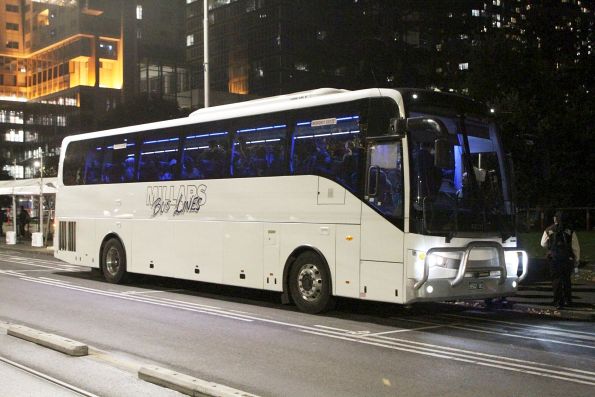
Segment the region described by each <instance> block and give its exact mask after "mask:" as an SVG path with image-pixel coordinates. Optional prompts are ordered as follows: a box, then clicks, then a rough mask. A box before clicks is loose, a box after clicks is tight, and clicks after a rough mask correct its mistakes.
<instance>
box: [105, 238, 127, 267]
mask: <svg viewBox="0 0 595 397" xmlns="http://www.w3.org/2000/svg"><path fill="white" fill-rule="evenodd" d="M111 239H116V240H118V241H119V242H120V244H121V245H122V249H124V256H125V258H126V263H128V252H127V250H126V245H125V244H124V240H122V238H121V237H120V235H119V234H118V233H115V232H110V233H108V234H106V235H105V236H104V237H103V240H102V241H101V245H100V246H99V269H103V249H104V248H105V244H106V243H107V242H108V241H109V240H111Z"/></svg>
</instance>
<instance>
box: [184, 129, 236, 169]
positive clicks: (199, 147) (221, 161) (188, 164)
mask: <svg viewBox="0 0 595 397" xmlns="http://www.w3.org/2000/svg"><path fill="white" fill-rule="evenodd" d="M228 136H229V134H228V132H227V131H213V132H208V131H207V132H197V131H196V130H193V131H192V132H190V133H189V134H187V136H186V138H185V140H184V148H183V150H182V167H181V170H180V177H181V178H182V179H211V178H223V177H225V176H227V170H228V160H227V159H228V157H227V153H228V150H229V149H228V146H229V143H228V142H229V141H228Z"/></svg>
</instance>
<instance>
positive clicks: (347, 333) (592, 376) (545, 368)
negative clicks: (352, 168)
mask: <svg viewBox="0 0 595 397" xmlns="http://www.w3.org/2000/svg"><path fill="white" fill-rule="evenodd" d="M4 274H7V275H10V276H13V277H14V276H17V277H19V279H21V280H24V281H31V282H35V283H39V284H45V285H49V286H54V287H59V288H65V289H70V290H75V291H79V292H85V293H92V294H97V295H102V296H108V297H114V298H118V299H124V300H129V301H135V302H140V303H147V304H153V305H157V306H163V307H171V308H176V309H180V310H187V311H192V312H196V313H201V314H207V315H214V316H220V317H225V318H230V319H234V320H239V321H248V322H252V321H258V322H263V323H269V324H276V325H280V326H287V327H291V328H294V329H298V330H300V331H302V332H306V333H310V334H314V335H319V336H325V337H331V338H336V339H343V340H347V341H351V342H357V343H363V344H367V345H373V346H378V347H383V348H388V349H392V350H402V351H408V352H412V353H416V354H423V355H428V356H434V357H440V358H445V359H449V360H455V361H461V362H467V363H471V364H476V365H482V366H489V367H494V368H500V369H504V370H508V371H515V372H524V373H529V374H534V375H538V376H543V377H549V378H555V379H560V380H565V381H570V382H575V383H582V384H588V385H595V372H591V371H584V370H578V369H573V368H566V367H559V366H553V365H549V364H544V363H537V362H531V361H526V360H520V359H514V358H508V357H503V356H497V355H490V354H486V353H480V352H474V351H468V350H462V349H456V348H451V347H447V346H440V345H432V344H428V343H422V342H415V341H411V340H406V339H398V338H392V337H388V336H384V335H383V334H385V333H384V332H381V333H376V334H370V333H369V332H367V331H351V330H344V329H339V328H333V327H327V326H324V325H317V326H307V325H301V324H295V323H289V322H283V321H276V320H272V319H266V318H260V317H257V316H254V315H242V314H236V313H232V312H231V311H229V310H225V309H221V308H217V307H214V306H207V305H200V304H195V303H190V302H184V301H179V300H174V299H165V298H164V299H161V298H151V297H146V296H130V295H127V294H125V293H124V292H106V291H102V290H97V289H93V288H87V287H81V286H73V285H69V284H66V283H63V282H61V281H59V280H54V279H45V280H41V279H39V278H35V277H30V276H25V275H17V274H10V273H7V272H4ZM399 320H402V321H410V322H416V323H422V324H427V325H430V326H431V327H432V328H434V327H435V328H438V327H445V326H446V327H452V328H457V327H458V326H457V325H455V324H457V323H451V324H442V323H432V322H428V321H421V320H412V319H399ZM421 328H426V327H419V328H418V329H421ZM427 328H430V327H427ZM463 329H467V330H469V328H468V327H466V328H463ZM471 330H472V331H476V332H480V331H481V332H486V333H495V332H489V331H482V330H476V329H471ZM395 331H404V330H395ZM392 332H393V331H387V333H392ZM516 336H518V335H516ZM531 339H536V338H531ZM553 342H558V341H553ZM566 344H568V343H566ZM574 345H576V344H574ZM578 346H582V345H578ZM589 347H590V346H589ZM590 348H591V347H590Z"/></svg>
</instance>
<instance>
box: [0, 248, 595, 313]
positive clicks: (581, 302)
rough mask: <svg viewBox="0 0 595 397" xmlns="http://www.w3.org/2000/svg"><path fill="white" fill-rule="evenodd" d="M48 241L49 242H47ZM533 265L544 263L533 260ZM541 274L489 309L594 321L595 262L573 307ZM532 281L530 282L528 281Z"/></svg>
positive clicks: (576, 290) (49, 251)
mask: <svg viewBox="0 0 595 397" xmlns="http://www.w3.org/2000/svg"><path fill="white" fill-rule="evenodd" d="M50 243H51V242H50ZM3 251H4V252H6V251H19V252H27V253H33V254H43V255H51V256H53V255H54V248H53V247H41V248H38V247H32V246H31V241H30V240H22V239H21V240H20V241H18V242H17V244H15V245H7V244H6V239H5V238H2V239H1V240H0V252H3ZM530 266H531V265H530ZM533 266H541V267H542V266H544V264H543V263H541V262H539V261H536V263H533ZM538 273H541V275H538V276H535V277H533V278H530V277H529V278H528V280H526V281H525V282H523V283H522V284H521V285H520V286H519V289H518V292H517V294H516V295H515V296H511V297H509V298H508V299H507V300H506V301H505V302H495V303H493V304H492V305H490V307H489V309H492V310H499V311H507V312H518V313H527V314H534V315H540V316H550V317H555V318H559V319H567V320H582V321H595V263H589V264H586V265H585V266H582V267H581V268H579V273H578V274H577V275H573V276H572V299H573V302H574V304H573V306H572V307H565V308H563V309H562V310H557V309H556V308H555V307H554V306H552V305H551V303H552V300H553V294H552V283H551V281H548V280H545V277H544V274H545V273H544V272H541V271H540V272H538ZM531 280H534V281H531ZM462 304H463V305H465V306H470V307H476V308H487V307H486V304H485V303H484V302H483V301H466V302H463V303H462Z"/></svg>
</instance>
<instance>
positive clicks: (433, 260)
mask: <svg viewBox="0 0 595 397" xmlns="http://www.w3.org/2000/svg"><path fill="white" fill-rule="evenodd" d="M428 265H430V267H434V266H439V267H446V258H445V257H443V256H440V255H436V254H430V256H428Z"/></svg>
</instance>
